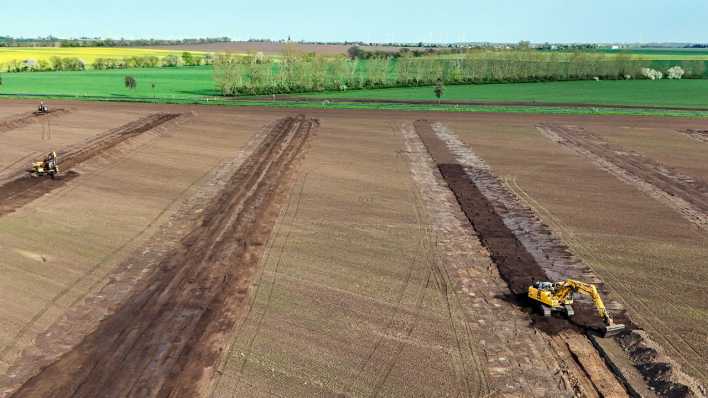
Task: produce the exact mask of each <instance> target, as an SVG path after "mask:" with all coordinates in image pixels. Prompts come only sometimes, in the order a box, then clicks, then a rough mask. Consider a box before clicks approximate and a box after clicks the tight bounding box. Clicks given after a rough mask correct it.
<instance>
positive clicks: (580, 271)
mask: <svg viewBox="0 0 708 398" xmlns="http://www.w3.org/2000/svg"><path fill="white" fill-rule="evenodd" d="M415 128H416V131H417V132H418V134H419V135H420V137H421V139H422V140H423V142H424V143H425V145H426V147H427V148H428V151H429V152H430V153H431V155H432V156H433V159H435V160H436V162H438V169H439V170H440V173H441V174H442V176H443V178H444V179H445V181H446V182H447V183H448V185H449V187H450V189H451V190H452V191H453V193H454V194H455V196H456V197H457V200H458V202H459V203H460V206H461V207H462V209H463V211H464V213H465V215H466V216H467V218H468V219H469V220H470V223H471V224H472V225H473V227H474V229H475V230H476V231H477V233H478V234H479V237H480V240H481V241H482V243H483V244H484V246H485V247H486V248H487V250H489V253H490V255H491V257H492V259H493V260H494V263H495V264H496V265H497V268H498V269H499V272H500V274H501V276H502V278H504V280H505V281H506V282H507V284H508V285H509V289H510V290H511V292H512V293H513V294H514V295H515V298H514V300H515V302H516V304H518V305H522V306H525V307H530V308H533V304H532V303H531V302H530V301H529V300H528V299H527V298H526V295H527V292H528V287H529V286H530V285H531V284H533V282H534V281H539V280H559V279H564V278H568V277H573V278H577V279H581V280H587V279H589V276H588V275H589V271H588V270H587V267H584V266H582V264H581V263H580V262H578V261H577V260H575V259H574V258H573V255H572V254H571V253H569V252H568V251H567V248H566V247H565V246H564V245H563V244H562V243H561V242H560V241H557V240H555V239H553V238H552V235H551V232H550V230H549V229H548V227H546V226H545V225H543V224H542V223H541V222H540V220H538V218H537V217H535V216H534V215H533V214H532V212H531V211H529V210H527V209H524V208H522V207H521V206H520V205H517V206H515V207H514V208H512V206H513V202H514V200H513V198H510V197H505V198H503V197H502V196H509V195H510V194H509V193H508V192H506V190H505V188H504V187H503V185H502V183H501V182H500V181H499V180H498V179H497V178H496V177H495V176H494V175H493V174H491V172H490V171H489V170H488V169H486V166H485V165H483V164H481V163H479V164H478V166H479V167H474V168H471V167H465V166H463V165H462V164H460V163H459V162H458V161H457V159H456V156H459V155H460V154H459V153H458V154H455V153H453V151H451V150H450V148H449V147H448V144H447V143H446V142H444V141H443V140H442V139H440V138H439V137H438V135H437V134H436V132H435V131H434V130H433V128H432V126H431V124H430V123H429V122H427V121H418V122H416V123H415ZM478 162H479V161H478ZM483 190H484V192H483ZM539 258H540V259H542V260H540V259H539ZM591 281H592V282H594V283H598V282H599V281H598V280H595V279H591ZM600 287H601V288H602V286H601V285H600ZM575 310H576V315H575V316H574V317H573V321H572V323H571V322H569V321H568V320H565V319H561V318H556V317H553V318H543V317H542V316H540V315H538V314H537V313H536V312H533V313H532V314H531V316H532V318H533V319H534V321H535V322H536V326H537V327H538V328H539V329H541V330H544V331H545V332H547V333H549V334H557V333H559V332H560V331H562V330H566V329H575V326H574V325H573V323H575V324H578V325H580V326H583V327H589V328H594V329H598V330H599V329H601V328H602V326H603V324H602V321H601V320H600V319H599V317H598V316H597V313H596V312H595V309H594V308H593V307H592V306H590V305H586V304H585V303H583V302H580V301H578V302H576V304H575ZM616 315H617V316H619V317H620V318H622V316H621V315H622V314H621V312H619V313H618V314H616Z"/></svg>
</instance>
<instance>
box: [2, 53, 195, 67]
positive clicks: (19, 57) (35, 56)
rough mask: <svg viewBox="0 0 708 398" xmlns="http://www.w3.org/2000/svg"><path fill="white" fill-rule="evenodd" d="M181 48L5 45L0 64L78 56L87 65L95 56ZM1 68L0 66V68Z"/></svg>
mask: <svg viewBox="0 0 708 398" xmlns="http://www.w3.org/2000/svg"><path fill="white" fill-rule="evenodd" d="M181 54H182V51H181V50H176V49H175V50H156V49H144V48H127V47H120V48H105V47H68V48H57V47H31V48H30V47H16V48H15V47H6V48H0V66H2V65H3V64H5V63H7V62H10V61H13V60H16V61H24V60H30V59H31V60H35V61H39V60H49V59H50V58H51V57H61V58H69V57H75V58H79V59H81V60H82V61H84V63H86V65H87V67H90V64H91V63H93V61H95V60H96V58H127V57H141V56H156V57H160V58H162V57H166V56H168V55H177V56H179V55H181ZM1 69H2V68H0V70H1Z"/></svg>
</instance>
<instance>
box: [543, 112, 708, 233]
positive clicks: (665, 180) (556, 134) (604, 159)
mask: <svg viewBox="0 0 708 398" xmlns="http://www.w3.org/2000/svg"><path fill="white" fill-rule="evenodd" d="M539 130H540V131H541V133H542V134H543V135H544V136H546V137H547V138H548V139H550V140H552V141H554V142H557V143H559V144H561V145H565V146H567V147H569V148H571V149H572V150H574V151H575V152H577V153H579V154H581V155H583V156H585V157H586V158H588V159H590V160H591V161H592V162H593V163H595V164H597V165H598V166H599V167H600V168H602V169H603V170H606V171H607V172H609V173H610V174H612V175H614V176H615V177H617V178H619V179H620V180H622V181H623V182H625V183H627V184H629V185H632V186H634V187H636V188H637V189H639V190H640V191H642V192H644V193H646V194H648V195H649V196H651V197H653V198H654V199H656V200H658V201H660V202H662V203H664V204H665V205H667V206H669V207H671V208H672V209H674V210H675V211H677V212H679V213H680V214H681V215H682V216H683V217H684V218H685V219H686V220H688V221H689V222H691V223H693V224H694V225H696V226H698V227H699V228H701V229H702V230H703V231H708V182H706V181H702V180H700V179H696V178H693V177H690V176H685V175H681V174H680V173H678V172H676V171H674V170H671V169H670V168H668V167H666V166H665V165H662V164H660V163H658V162H656V161H654V160H652V159H650V158H648V157H646V156H644V155H642V154H639V153H636V152H630V151H627V150H625V149H624V148H622V147H619V146H617V145H611V144H609V143H608V142H606V141H605V140H603V139H602V138H600V137H598V136H597V135H595V134H593V133H591V132H589V131H587V130H584V129H580V128H574V127H568V126H558V125H549V124H541V125H540V126H539Z"/></svg>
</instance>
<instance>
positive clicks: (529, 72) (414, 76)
mask: <svg viewBox="0 0 708 398" xmlns="http://www.w3.org/2000/svg"><path fill="white" fill-rule="evenodd" d="M651 64H652V61H647V60H638V59H634V58H632V57H630V56H627V55H605V54H591V53H582V52H578V53H572V54H562V53H543V52H531V51H499V52H495V51H481V52H470V53H467V54H465V55H464V56H461V57H452V58H449V57H440V56H428V57H413V56H400V57H397V58H393V57H379V58H372V59H368V60H360V59H358V58H355V59H349V58H346V57H321V56H317V55H313V54H309V55H296V54H285V55H284V56H283V57H282V58H281V59H280V60H271V59H266V60H260V61H258V60H257V59H255V58H241V57H236V56H232V55H227V54H223V55H219V56H218V57H217V58H216V60H215V62H214V77H215V80H216V83H217V86H218V87H219V88H220V89H221V91H222V93H223V94H224V95H228V96H236V95H264V94H279V93H297V92H308V91H323V90H347V89H359V88H382V87H405V86H420V85H433V84H435V83H436V82H437V81H438V80H440V81H441V82H442V83H444V84H463V83H495V82H499V83H501V82H531V81H560V80H586V79H603V80H604V79H635V78H645V77H644V76H643V75H642V69H643V68H646V67H649V66H651ZM679 64H680V66H681V68H682V69H683V70H684V71H685V75H684V77H692V78H700V77H702V76H703V74H704V71H705V67H704V62H703V61H683V62H680V63H679ZM671 66H674V65H671Z"/></svg>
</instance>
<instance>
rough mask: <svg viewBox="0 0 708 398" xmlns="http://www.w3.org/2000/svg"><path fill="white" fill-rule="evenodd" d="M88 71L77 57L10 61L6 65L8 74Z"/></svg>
mask: <svg viewBox="0 0 708 398" xmlns="http://www.w3.org/2000/svg"><path fill="white" fill-rule="evenodd" d="M84 69H86V63H84V61H83V60H81V59H79V58H76V57H51V58H49V59H40V60H34V59H26V60H23V61H17V60H10V61H8V62H6V63H5V70H6V71H8V72H35V71H63V70H66V71H79V70H84Z"/></svg>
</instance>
